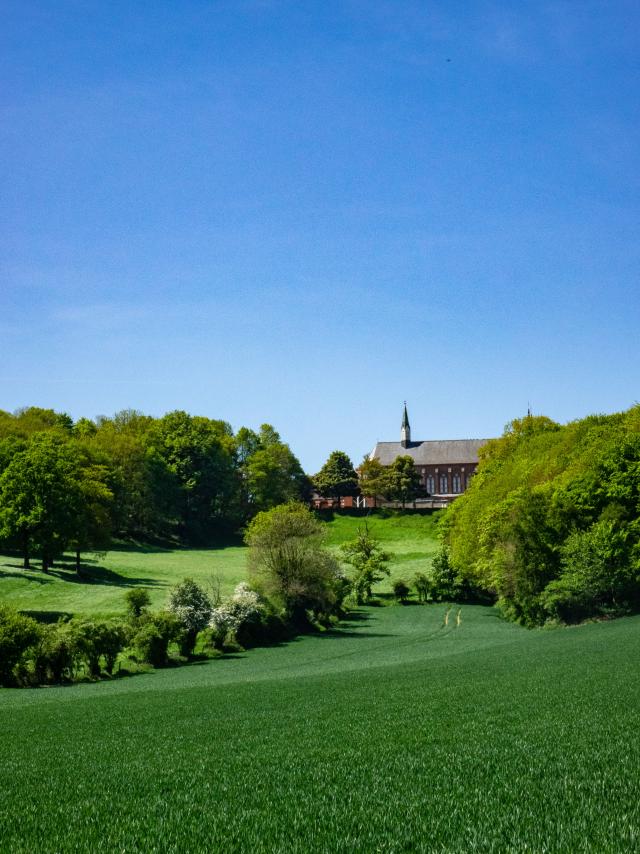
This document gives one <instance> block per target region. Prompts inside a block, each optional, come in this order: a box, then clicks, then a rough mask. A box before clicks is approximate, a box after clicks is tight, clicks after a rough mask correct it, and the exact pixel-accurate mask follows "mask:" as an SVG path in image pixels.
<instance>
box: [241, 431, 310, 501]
mask: <svg viewBox="0 0 640 854" xmlns="http://www.w3.org/2000/svg"><path fill="white" fill-rule="evenodd" d="M254 436H255V434H254ZM256 439H257V444H256V445H255V446H254V448H253V450H252V451H251V453H249V454H248V456H247V457H246V459H245V461H244V464H243V475H244V481H245V487H246V492H247V499H248V505H249V511H250V513H255V512H258V511H260V510H269V509H271V508H272V507H275V506H276V505H278V504H286V503H287V502H288V501H298V500H300V499H302V498H303V496H304V492H305V489H306V486H307V477H306V475H305V473H304V471H303V470H302V466H301V465H300V463H299V462H298V460H297V458H296V457H295V456H294V454H293V453H292V452H291V449H290V448H289V446H288V445H287V444H285V443H284V442H282V440H281V439H280V436H279V434H278V433H277V432H276V431H275V430H274V429H273V427H271V425H270V424H263V425H262V427H261V428H260V433H259V435H258V436H256Z"/></svg>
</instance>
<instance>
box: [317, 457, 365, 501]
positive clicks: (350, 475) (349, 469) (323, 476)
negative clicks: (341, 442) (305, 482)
mask: <svg viewBox="0 0 640 854" xmlns="http://www.w3.org/2000/svg"><path fill="white" fill-rule="evenodd" d="M313 485H314V486H315V488H316V489H317V490H318V492H319V493H320V494H321V495H326V496H328V497H330V498H341V497H342V496H344V495H355V494H356V493H357V492H358V491H359V489H358V475H357V474H356V471H355V469H354V468H353V463H352V462H351V460H350V459H349V457H348V456H347V454H345V453H344V451H332V452H331V453H330V454H329V459H328V460H327V461H326V463H325V464H324V465H323V466H322V468H321V469H320V471H319V472H318V474H317V475H316V476H315V477H314V478H313Z"/></svg>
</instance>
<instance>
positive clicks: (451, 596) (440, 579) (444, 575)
mask: <svg viewBox="0 0 640 854" xmlns="http://www.w3.org/2000/svg"><path fill="white" fill-rule="evenodd" d="M429 587H430V593H431V597H432V598H433V599H434V600H435V601H436V602H451V601H453V600H455V599H458V598H459V594H460V583H459V580H458V578H457V576H456V573H455V571H454V569H453V566H452V565H451V560H450V559H449V549H447V548H446V547H444V548H441V549H440V551H439V552H438V553H437V554H436V555H435V557H434V558H433V561H432V563H431V579H430V584H429Z"/></svg>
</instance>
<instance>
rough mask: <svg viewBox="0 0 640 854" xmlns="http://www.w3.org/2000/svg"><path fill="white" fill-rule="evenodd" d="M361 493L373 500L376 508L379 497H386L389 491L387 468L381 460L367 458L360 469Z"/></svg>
mask: <svg viewBox="0 0 640 854" xmlns="http://www.w3.org/2000/svg"><path fill="white" fill-rule="evenodd" d="M358 478H359V481H360V491H361V492H362V494H363V495H366V496H367V497H368V498H373V506H374V507H375V506H376V503H377V497H378V495H384V494H385V493H386V492H387V489H388V472H387V467H386V466H383V465H382V463H381V462H380V460H378V459H376V457H373V459H371V458H370V457H369V456H365V458H364V460H363V461H362V462H361V463H360V468H359V469H358Z"/></svg>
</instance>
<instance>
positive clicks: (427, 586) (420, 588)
mask: <svg viewBox="0 0 640 854" xmlns="http://www.w3.org/2000/svg"><path fill="white" fill-rule="evenodd" d="M413 586H414V588H415V591H416V593H417V594H418V602H422V603H425V602H428V601H429V599H430V598H431V589H432V586H433V585H432V580H431V578H429V576H428V575H425V574H424V572H416V574H415V575H414V577H413Z"/></svg>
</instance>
